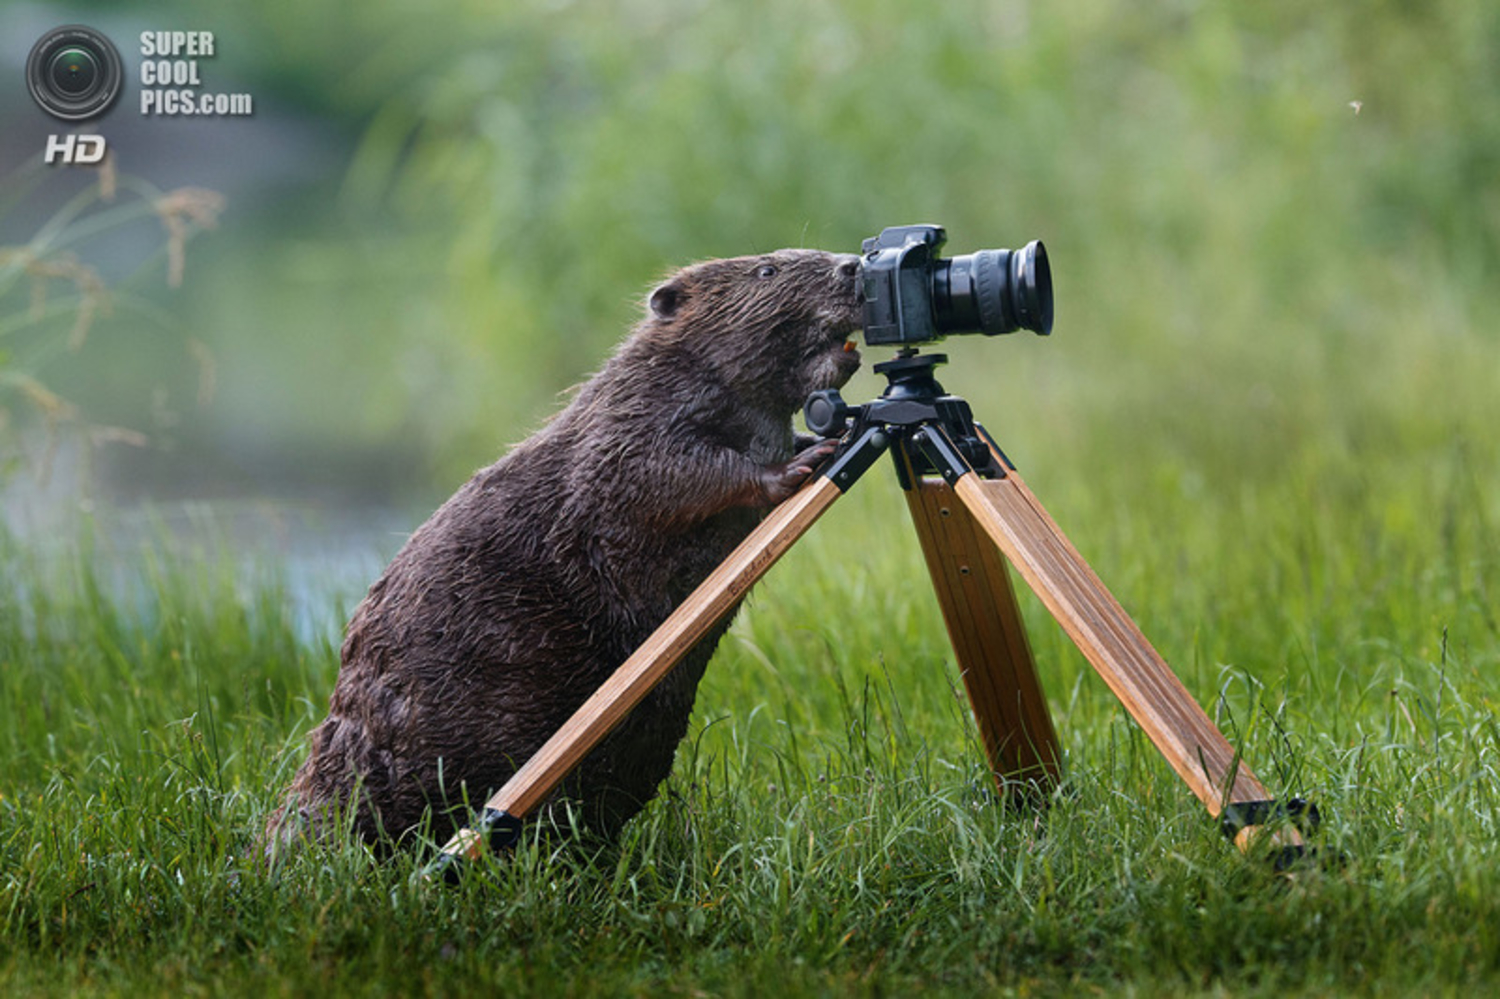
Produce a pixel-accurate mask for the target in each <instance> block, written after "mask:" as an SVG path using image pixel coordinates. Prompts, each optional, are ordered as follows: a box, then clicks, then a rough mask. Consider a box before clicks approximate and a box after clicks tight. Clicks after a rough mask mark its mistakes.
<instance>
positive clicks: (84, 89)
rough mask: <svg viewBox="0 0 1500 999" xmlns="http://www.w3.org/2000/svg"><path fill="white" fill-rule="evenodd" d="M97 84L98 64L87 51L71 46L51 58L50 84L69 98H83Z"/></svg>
mask: <svg viewBox="0 0 1500 999" xmlns="http://www.w3.org/2000/svg"><path fill="white" fill-rule="evenodd" d="M98 82H99V64H98V62H96V61H95V60H94V54H93V53H92V52H90V51H89V50H88V49H81V48H78V47H77V46H72V47H69V48H65V49H63V50H62V51H61V52H59V53H57V55H55V56H53V57H52V83H53V85H54V86H56V87H57V89H58V90H61V91H62V92H63V93H65V94H67V95H68V96H69V97H83V96H84V95H86V94H87V93H88V92H89V91H90V90H92V89H94V86H95V85H96V84H97V83H98Z"/></svg>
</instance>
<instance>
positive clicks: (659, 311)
mask: <svg viewBox="0 0 1500 999" xmlns="http://www.w3.org/2000/svg"><path fill="white" fill-rule="evenodd" d="M686 297H687V289H686V288H684V287H683V286H682V283H681V282H680V281H676V280H672V281H668V282H667V283H666V284H664V285H662V286H661V287H660V288H657V289H656V290H655V291H653V292H652V293H651V312H652V314H653V315H655V316H656V317H657V318H658V319H671V318H672V317H673V316H675V315H677V310H678V309H679V308H680V307H681V306H682V300H683V299H684V298H686Z"/></svg>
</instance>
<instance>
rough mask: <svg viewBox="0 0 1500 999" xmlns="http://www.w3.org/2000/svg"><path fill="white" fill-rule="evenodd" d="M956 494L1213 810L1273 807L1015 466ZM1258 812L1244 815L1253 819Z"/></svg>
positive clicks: (1282, 834)
mask: <svg viewBox="0 0 1500 999" xmlns="http://www.w3.org/2000/svg"><path fill="white" fill-rule="evenodd" d="M997 457H998V456H997ZM1000 460H1001V461H1003V460H1004V459H1003V457H1001V458H1000ZM954 491H955V492H956V493H957V494H958V496H959V498H960V499H961V500H962V501H963V503H964V505H965V506H967V507H968V509H969V511H970V512H971V513H972V514H973V515H974V518H975V520H976V521H977V522H978V523H979V525H980V526H981V527H982V528H983V530H984V531H985V533H986V534H988V535H989V536H990V537H991V538H992V539H993V540H994V542H995V543H996V544H997V545H999V547H1000V550H1001V551H1002V552H1004V553H1005V556H1006V557H1007V558H1008V559H1010V561H1011V564H1012V565H1014V566H1015V567H1016V570H1017V571H1018V572H1019V573H1020V574H1021V577H1022V578H1023V579H1025V580H1026V582H1027V584H1028V585H1029V586H1030V587H1031V588H1032V589H1033V590H1035V591H1036V594H1037V596H1038V597H1040V598H1041V600H1042V603H1043V604H1045V605H1046V607H1047V610H1048V611H1050V612H1051V613H1052V616H1053V617H1055V618H1057V620H1058V623H1059V624H1061V625H1062V627H1063V630H1064V631H1066V632H1067V633H1068V636H1069V637H1070V638H1072V639H1073V641H1074V642H1075V643H1076V644H1077V646H1078V648H1079V650H1080V651H1082V652H1083V654H1084V656H1085V658H1087V659H1088V661H1089V663H1090V664H1092V665H1093V667H1094V669H1095V670H1097V671H1098V673H1099V675H1100V676H1101V677H1103V678H1104V682H1105V683H1107V684H1108V685H1109V688H1110V689H1111V690H1112V691H1114V693H1115V696H1117V697H1118V698H1119V699H1120V702H1121V703H1122V704H1124V706H1125V710H1127V711H1129V712H1130V714H1131V717H1133V718H1134V719H1135V720H1136V722H1137V723H1138V724H1139V725H1140V726H1141V728H1142V729H1143V730H1144V731H1145V733H1146V735H1147V737H1149V738H1150V739H1151V741H1152V742H1153V743H1154V744H1155V745H1156V748H1157V749H1158V750H1160V751H1161V754H1162V755H1163V756H1164V757H1166V760H1167V762H1168V763H1169V764H1170V765H1171V767H1172V769H1173V770H1175V771H1176V772H1177V775H1178V776H1179V777H1181V778H1182V779H1183V781H1184V782H1186V784H1187V785H1188V787H1189V788H1191V789H1192V791H1193V793H1194V794H1195V795H1197V796H1198V799H1199V800H1200V801H1202V802H1203V804H1204V806H1205V807H1206V808H1207V809H1208V811H1209V814H1211V815H1214V816H1219V815H1220V813H1221V812H1223V811H1224V810H1225V809H1226V808H1227V807H1231V806H1239V805H1245V806H1251V805H1255V804H1264V803H1266V800H1267V799H1268V798H1269V797H1270V795H1268V794H1267V793H1266V789H1265V787H1263V786H1262V785H1261V783H1260V781H1258V780H1256V778H1255V775H1254V774H1252V773H1251V772H1250V770H1249V768H1248V767H1246V766H1245V765H1244V764H1243V763H1242V762H1240V760H1239V757H1238V755H1237V754H1236V752H1235V750H1234V748H1233V747H1232V746H1230V745H1229V741H1228V740H1227V739H1225V738H1224V735H1223V733H1222V732H1220V731H1219V730H1218V728H1217V727H1215V725H1214V724H1213V722H1212V721H1211V720H1209V717H1208V715H1207V714H1205V713H1204V711H1203V709H1202V708H1201V707H1200V706H1199V705H1198V702H1197V701H1195V700H1193V698H1192V697H1191V696H1190V695H1189V694H1188V692H1187V689H1186V688H1185V687H1183V685H1182V682H1181V681H1180V680H1178V678H1177V676H1176V674H1174V673H1173V672H1172V670H1171V668H1170V667H1168V666H1167V664H1166V662H1165V661H1164V660H1163V659H1162V658H1161V656H1160V655H1159V654H1158V653H1157V651H1156V650H1155V649H1154V648H1152V647H1151V643H1150V642H1148V641H1147V640H1146V638H1145V636H1144V635H1142V634H1141V631H1140V629H1139V628H1138V627H1136V624H1135V622H1134V621H1132V620H1131V619H1130V616H1129V615H1128V614H1126V613H1125V611H1124V609H1123V608H1122V607H1121V606H1120V604H1119V602H1118V601H1116V600H1115V598H1114V597H1113V596H1112V595H1111V594H1110V592H1109V591H1108V590H1107V589H1106V588H1105V586H1104V584H1103V583H1102V582H1100V581H1099V577H1098V576H1096V575H1095V574H1094V571H1093V569H1092V568H1090V567H1089V564H1088V563H1087V562H1085V561H1084V559H1083V557H1082V556H1081V555H1079V554H1078V551H1077V549H1075V548H1074V547H1073V545H1072V544H1071V543H1070V542H1069V541H1068V539H1067V538H1066V537H1065V536H1064V535H1063V533H1062V531H1060V530H1059V529H1058V527H1057V525H1056V524H1055V523H1053V522H1052V518H1051V517H1049V516H1048V515H1047V512H1046V510H1044V509H1043V508H1042V505H1041V504H1040V503H1039V502H1038V501H1037V499H1036V497H1035V496H1033V495H1032V494H1031V490H1030V489H1028V488H1027V487H1026V483H1025V482H1023V481H1022V480H1021V477H1020V476H1019V475H1018V474H1016V473H1015V472H1014V471H1013V470H1010V471H1008V474H1007V475H1006V476H1005V477H1004V478H997V479H982V478H980V477H979V476H978V475H977V474H975V473H973V472H970V473H968V474H966V475H963V476H962V477H960V478H959V479H958V481H957V482H956V483H955V485H954ZM1261 811H1262V810H1261V809H1259V808H1246V809H1245V812H1246V814H1260V812H1261ZM1237 812H1238V809H1237ZM1252 830H1253V827H1252V826H1249V825H1246V826H1245V827H1243V828H1241V829H1239V831H1238V832H1237V833H1236V837H1235V841H1236V843H1237V844H1239V846H1240V847H1241V848H1242V849H1244V848H1246V847H1247V846H1248V845H1249V843H1250V841H1251V839H1252V837H1253V832H1252ZM1277 843H1278V844H1279V845H1280V846H1282V847H1291V848H1295V847H1298V846H1300V845H1301V843H1302V840H1301V837H1300V836H1299V835H1298V833H1297V831H1296V830H1295V829H1293V828H1291V827H1287V828H1285V829H1282V830H1280V831H1278V833H1277Z"/></svg>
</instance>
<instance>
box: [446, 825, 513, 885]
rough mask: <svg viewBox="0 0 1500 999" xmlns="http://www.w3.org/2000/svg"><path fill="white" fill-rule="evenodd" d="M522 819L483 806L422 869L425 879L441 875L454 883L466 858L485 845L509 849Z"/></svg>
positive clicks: (465, 862) (475, 855)
mask: <svg viewBox="0 0 1500 999" xmlns="http://www.w3.org/2000/svg"><path fill="white" fill-rule="evenodd" d="M521 826H522V823H521V820H520V819H518V818H516V817H515V816H514V815H512V814H510V813H509V812H504V811H501V810H500V809H498V808H486V809H485V810H484V811H483V812H481V813H480V814H479V818H478V819H476V820H475V821H474V822H473V824H471V825H470V826H469V827H468V828H467V829H463V830H460V831H459V833H458V834H457V835H456V836H454V837H453V838H452V839H451V840H449V841H448V843H447V844H446V845H445V846H444V847H443V851H442V853H440V854H439V855H438V858H437V859H436V860H434V861H433V862H432V863H430V864H428V865H427V868H426V870H424V871H423V872H422V877H423V878H424V879H425V880H428V881H431V880H434V879H436V878H442V880H443V882H444V883H446V884H450V885H456V884H458V883H459V882H460V881H462V880H463V874H464V871H465V870H466V869H467V868H468V862H469V861H470V860H472V859H473V858H475V857H478V856H479V854H480V852H481V851H482V849H483V848H484V847H485V846H486V845H487V846H488V847H489V849H490V850H492V851H498V850H509V849H510V848H511V847H513V846H515V845H516V844H517V843H519V842H520V841H521Z"/></svg>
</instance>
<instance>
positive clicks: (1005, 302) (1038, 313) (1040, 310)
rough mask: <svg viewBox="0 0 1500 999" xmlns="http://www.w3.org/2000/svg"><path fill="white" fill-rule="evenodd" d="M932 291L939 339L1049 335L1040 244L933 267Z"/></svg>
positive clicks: (1048, 296) (1048, 282)
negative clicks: (1028, 332) (1020, 332)
mask: <svg viewBox="0 0 1500 999" xmlns="http://www.w3.org/2000/svg"><path fill="white" fill-rule="evenodd" d="M932 285H933V289H932V290H933V296H932V297H933V305H934V311H935V312H936V314H937V325H938V328H939V329H940V330H942V332H944V333H972V332H979V333H983V334H985V335H986V336H995V335H996V334H999V333H1014V332H1015V331H1016V330H1018V329H1025V330H1031V331H1032V332H1033V333H1039V334H1041V335H1043V336H1045V335H1047V334H1048V333H1051V332H1052V269H1051V268H1050V267H1049V266H1048V264H1047V249H1046V247H1044V246H1043V245H1042V244H1041V241H1040V240H1035V239H1034V240H1032V241H1031V242H1029V243H1027V244H1026V245H1025V246H1024V247H1022V248H1021V249H1019V250H979V251H977V252H975V253H970V254H968V255H966V256H961V257H954V258H953V259H952V260H939V261H936V262H935V263H934V266H933V272H932Z"/></svg>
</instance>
